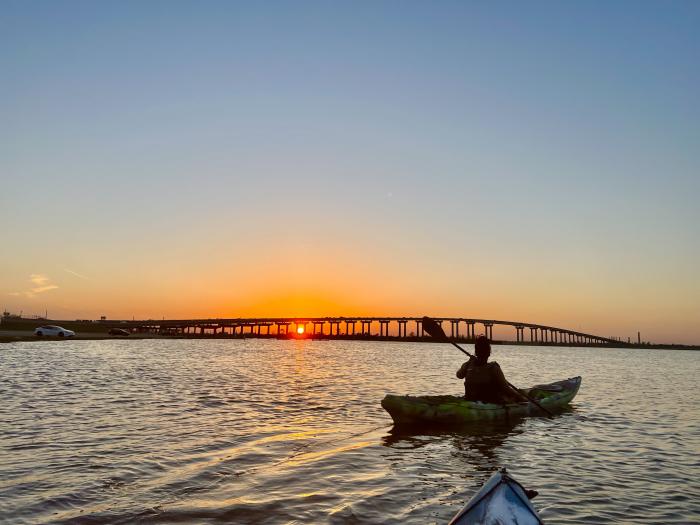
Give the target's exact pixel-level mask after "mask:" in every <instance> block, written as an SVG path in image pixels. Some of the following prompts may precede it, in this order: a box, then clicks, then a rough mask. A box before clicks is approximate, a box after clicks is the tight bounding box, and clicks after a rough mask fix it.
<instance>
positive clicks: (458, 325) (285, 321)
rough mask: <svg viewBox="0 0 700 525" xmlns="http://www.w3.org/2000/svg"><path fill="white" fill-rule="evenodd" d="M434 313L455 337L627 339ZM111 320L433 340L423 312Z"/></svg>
mask: <svg viewBox="0 0 700 525" xmlns="http://www.w3.org/2000/svg"><path fill="white" fill-rule="evenodd" d="M433 319H435V321H436V322H437V323H438V324H440V325H441V326H442V327H443V330H444V329H445V328H446V327H447V328H448V329H447V330H445V333H446V334H447V335H448V336H449V337H451V338H453V339H455V340H460V341H467V342H468V341H473V340H474V339H476V336H477V335H481V334H483V335H485V336H486V337H488V338H489V339H491V340H494V337H493V327H494V326H503V327H506V328H508V329H510V330H512V331H513V335H514V338H513V339H502V340H500V341H499V342H512V343H516V344H535V343H537V344H566V345H606V344H615V345H619V344H621V341H620V340H619V339H613V338H608V337H601V336H599V335H593V334H587V333H583V332H579V331H575V330H569V329H566V328H558V327H555V326H547V325H541V324H533V323H525V322H517V321H499V320H496V319H472V318H463V317H442V318H440V317H438V318H433ZM108 323H109V324H113V325H114V326H121V327H123V328H130V329H131V330H133V331H135V332H154V333H160V334H169V335H179V336H185V337H186V336H193V337H196V336H199V337H202V336H219V337H232V338H233V337H262V338H267V337H273V338H274V337H277V338H295V337H296V338H302V337H303V338H311V339H373V340H411V341H417V340H430V337H429V336H428V335H427V334H426V333H425V331H424V330H423V326H422V317H278V318H246V319H244V318H238V319H189V320H160V321H158V320H149V321H122V322H121V323H119V324H116V323H115V322H114V321H112V322H108ZM409 330H410V331H409ZM477 332H478V333H477Z"/></svg>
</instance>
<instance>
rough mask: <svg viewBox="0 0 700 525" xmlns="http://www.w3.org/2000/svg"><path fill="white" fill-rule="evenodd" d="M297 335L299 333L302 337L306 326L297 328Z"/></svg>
mask: <svg viewBox="0 0 700 525" xmlns="http://www.w3.org/2000/svg"><path fill="white" fill-rule="evenodd" d="M297 333H298V334H299V335H301V334H303V333H304V326H303V325H299V326H297Z"/></svg>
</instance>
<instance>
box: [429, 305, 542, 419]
mask: <svg viewBox="0 0 700 525" xmlns="http://www.w3.org/2000/svg"><path fill="white" fill-rule="evenodd" d="M423 329H424V330H425V331H426V332H428V334H429V335H430V336H431V337H434V338H435V339H437V340H438V341H440V342H441V343H450V344H451V345H453V346H454V347H455V348H457V350H459V351H460V352H462V353H463V354H467V355H468V356H469V357H473V358H474V359H476V357H474V356H473V355H472V354H470V353H469V352H467V351H466V350H465V349H464V348H462V347H461V346H459V345H458V344H457V343H455V342H454V341H450V340H449V338H448V337H447V335H446V334H445V331H444V330H443V329H442V327H441V326H440V325H439V324H438V323H436V322H435V321H434V320H433V319H431V318H430V317H423ZM506 383H508V386H510V387H511V388H512V389H513V390H515V391H516V392H518V393H519V394H520V395H521V396H523V397H524V398H525V399H527V400H528V401H530V403H532V404H533V405H535V406H537V407H538V408H539V409H541V410H542V412H544V413H545V414H547V416H548V417H552V413H551V412H550V411H549V410H547V409H546V408H544V407H543V406H542V405H540V404H539V403H538V402H537V401H535V400H534V399H532V398H531V397H530V396H528V395H526V394H524V393H523V392H521V391H520V390H518V389H517V388H516V387H515V386H513V384H512V383H510V382H508V381H506Z"/></svg>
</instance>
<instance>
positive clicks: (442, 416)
mask: <svg viewBox="0 0 700 525" xmlns="http://www.w3.org/2000/svg"><path fill="white" fill-rule="evenodd" d="M580 386H581V377H580V376H579V377H572V378H569V379H565V380H563V381H556V382H554V383H549V384H546V385H536V386H533V387H531V388H526V389H524V390H522V392H524V393H525V394H526V395H527V396H529V397H531V398H533V399H535V400H536V401H537V402H538V403H539V404H540V405H542V406H543V407H544V408H546V409H547V410H549V411H550V412H553V411H555V410H557V409H560V408H563V407H564V406H566V405H567V404H568V403H569V402H570V401H571V400H572V399H573V398H574V397H575V396H576V394H577V393H578V389H579V387H580ZM382 407H384V410H386V411H387V412H389V415H391V418H392V419H393V420H394V424H395V425H417V424H421V425H425V424H432V425H454V424H459V423H467V422H469V421H479V420H485V419H502V418H509V417H520V416H529V415H543V414H544V412H543V411H542V410H541V409H540V408H538V407H537V405H536V404H535V403H532V402H530V401H522V402H519V403H509V404H507V405H496V404H492V403H482V402H481V401H467V400H466V399H464V398H463V397H459V396H397V395H393V394H387V395H386V396H385V397H384V399H382Z"/></svg>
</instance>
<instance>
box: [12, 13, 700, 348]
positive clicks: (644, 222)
mask: <svg viewBox="0 0 700 525" xmlns="http://www.w3.org/2000/svg"><path fill="white" fill-rule="evenodd" d="M0 79H1V81H0V221H1V224H2V231H3V234H2V244H0V307H4V308H6V309H8V310H9V311H11V312H14V313H19V312H20V311H21V312H23V314H24V315H36V314H40V315H43V314H44V313H45V312H46V311H48V314H49V317H51V318H54V319H76V318H98V317H99V316H101V315H106V316H107V317H108V318H122V319H131V318H137V319H138V318H142V319H144V318H161V317H165V318H191V317H246V316H325V315H386V316H402V315H408V316H412V315H424V314H428V315H434V316H464V317H476V318H487V319H506V320H514V321H523V322H532V323H540V324H547V325H552V326H558V327H562V328H569V329H573V330H581V331H585V332H589V333H593V334H597V335H602V336H619V337H623V338H626V337H628V336H632V337H633V338H634V339H636V334H637V331H641V333H642V339H645V340H650V341H655V342H677V343H700V273H699V272H698V261H700V207H699V206H698V195H699V194H700V104H699V102H700V95H699V94H700V3H698V2H693V1H689V2H680V1H670V2H643V1H635V2H623V1H619V2H578V3H573V2H527V3H523V2H447V1H444V2H347V3H340V2H249V3H243V2H211V1H202V2H176V1H168V2H157V1H154V2H128V1H124V2H113V3H105V2H71V1H62V2H37V1H4V2H3V3H2V4H1V5H0Z"/></svg>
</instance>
